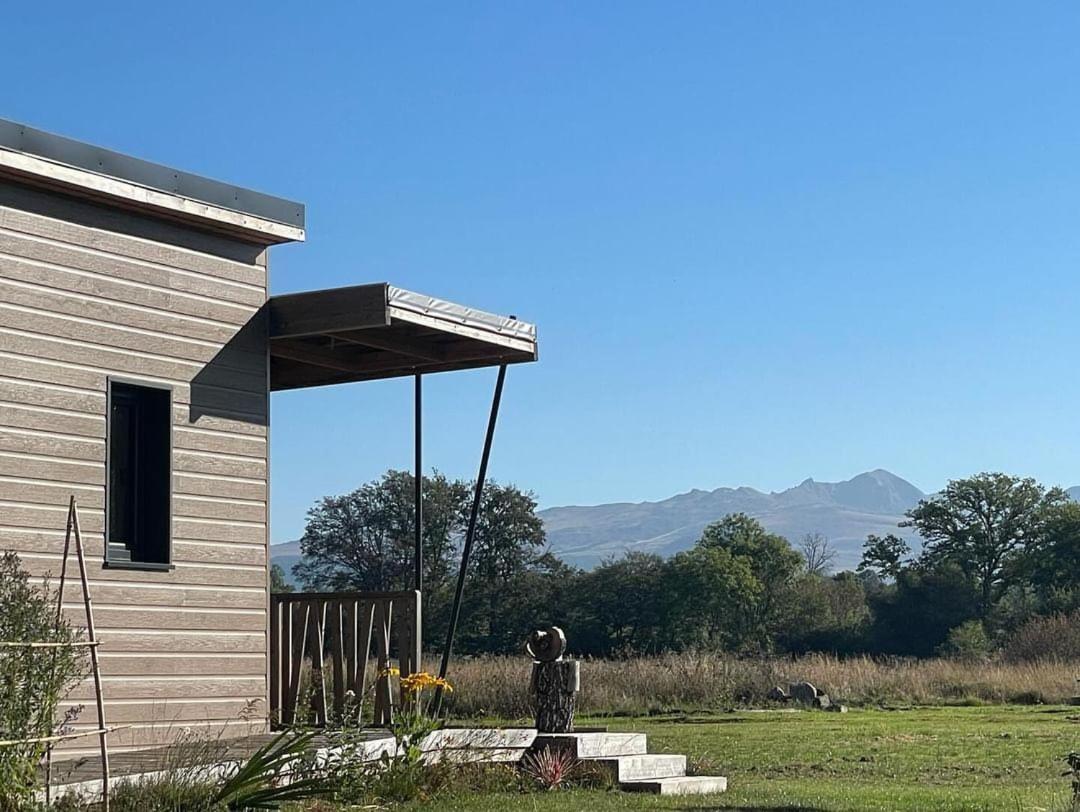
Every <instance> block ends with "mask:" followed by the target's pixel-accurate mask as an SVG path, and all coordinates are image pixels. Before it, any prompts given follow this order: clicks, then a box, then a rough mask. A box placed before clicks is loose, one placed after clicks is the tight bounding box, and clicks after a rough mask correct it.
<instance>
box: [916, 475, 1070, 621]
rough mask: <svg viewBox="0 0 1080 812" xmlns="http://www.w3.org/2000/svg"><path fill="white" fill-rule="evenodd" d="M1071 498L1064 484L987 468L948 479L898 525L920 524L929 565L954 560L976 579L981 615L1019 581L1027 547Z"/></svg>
mask: <svg viewBox="0 0 1080 812" xmlns="http://www.w3.org/2000/svg"><path fill="white" fill-rule="evenodd" d="M1067 500H1068V496H1066V494H1065V492H1064V491H1063V490H1061V489H1060V488H1051V489H1050V490H1047V489H1045V488H1044V487H1042V486H1041V485H1039V484H1038V483H1037V482H1036V481H1035V480H1034V479H1030V478H1029V479H1020V478H1019V477H1013V476H1008V475H1007V474H998V473H983V474H977V475H975V476H973V477H969V478H967V479H958V480H954V481H952V482H950V483H949V484H948V485H947V486H946V487H945V490H944V491H942V492H941V493H939V494H937V495H935V496H932V497H930V498H929V499H924V500H922V501H921V502H919V504H918V505H916V506H915V507H914V508H912V509H911V510H909V511H908V513H907V516H908V519H907V521H904V522H902V523H901V525H900V526H901V527H914V528H916V529H917V530H918V531H919V534H920V535H921V536H922V537H923V538H924V539H925V540H926V542H925V545H924V547H923V553H922V560H923V561H924V562H925V563H926V564H927V565H928V566H935V565H937V564H941V563H952V564H955V565H956V566H958V567H959V568H960V570H961V571H962V572H964V573H965V574H966V575H968V576H969V577H971V578H972V579H974V582H975V584H976V586H977V588H978V590H979V596H980V598H979V616H980V617H986V616H987V615H988V614H989V613H990V611H991V610H992V609H993V607H994V604H995V602H996V601H997V599H998V598H999V597H1000V596H1001V594H1002V593H1003V592H1004V591H1005V590H1006V589H1007V588H1008V587H1009V586H1010V584H1011V583H1014V582H1015V581H1016V579H1017V576H1018V574H1019V572H1020V570H1019V567H1018V565H1019V564H1020V563H1021V562H1022V560H1023V554H1024V552H1025V550H1026V548H1027V546H1028V545H1029V544H1033V543H1034V542H1036V541H1037V540H1038V539H1039V537H1040V535H1041V534H1042V532H1043V529H1044V525H1045V523H1046V520H1047V518H1048V517H1049V516H1050V514H1051V512H1052V511H1053V509H1054V508H1056V507H1058V506H1060V505H1062V504H1064V503H1065V502H1066V501H1067Z"/></svg>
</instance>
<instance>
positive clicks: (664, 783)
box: [619, 775, 727, 795]
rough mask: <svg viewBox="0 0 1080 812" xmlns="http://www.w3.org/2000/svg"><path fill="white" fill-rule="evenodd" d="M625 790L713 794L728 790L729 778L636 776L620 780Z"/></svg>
mask: <svg viewBox="0 0 1080 812" xmlns="http://www.w3.org/2000/svg"><path fill="white" fill-rule="evenodd" d="M619 789H621V790H623V791H625V792H646V793H650V794H652V795H712V794H718V793H721V792H727V778H725V777H724V776H722V775H681V776H674V777H669V778H635V779H631V780H629V781H620V782H619Z"/></svg>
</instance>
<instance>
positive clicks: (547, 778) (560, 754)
mask: <svg viewBox="0 0 1080 812" xmlns="http://www.w3.org/2000/svg"><path fill="white" fill-rule="evenodd" d="M577 765H578V760H577V759H576V758H575V757H574V754H573V753H572V752H570V751H569V750H567V749H565V748H555V749H552V748H550V747H545V748H544V749H543V750H540V751H539V752H534V753H527V754H526V755H525V758H524V759H523V760H522V769H523V770H524V771H525V774H526V775H528V776H530V777H531V778H532V779H533V780H535V781H536V783H538V784H539V785H540V786H542V787H543V788H544V789H558V788H559V787H561V786H562V785H563V784H564V783H566V781H567V779H568V778H569V777H570V774H571V773H572V772H573V771H574V769H575V768H576V767H577Z"/></svg>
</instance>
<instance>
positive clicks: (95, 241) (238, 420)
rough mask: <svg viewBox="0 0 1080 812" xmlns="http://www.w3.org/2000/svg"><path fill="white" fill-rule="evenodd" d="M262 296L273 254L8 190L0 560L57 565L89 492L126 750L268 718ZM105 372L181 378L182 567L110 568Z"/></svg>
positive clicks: (103, 619)
mask: <svg viewBox="0 0 1080 812" xmlns="http://www.w3.org/2000/svg"><path fill="white" fill-rule="evenodd" d="M265 300H266V266H265V251H264V250H263V249H262V248H260V247H257V246H249V245H246V244H243V243H240V242H238V241H234V240H231V239H228V238H222V237H217V236H212V235H204V234H201V233H199V232H196V231H195V230H193V229H190V228H187V227H185V226H179V225H173V224H170V223H167V222H163V221H156V220H152V219H149V218H145V217H143V216H141V215H135V214H130V213H126V212H123V211H119V210H115V209H110V208H107V207H105V206H99V205H96V204H91V203H84V202H79V201H76V200H72V199H67V198H64V197H61V196H59V195H55V194H52V193H49V192H43V191H36V190H31V189H29V188H26V187H22V186H19V185H17V184H14V183H9V182H6V181H4V180H2V179H0V550H15V551H17V552H18V554H19V555H20V557H21V558H22V560H23V562H24V565H25V566H26V567H27V568H28V569H30V570H31V571H32V572H34V573H45V572H53V573H58V571H59V565H60V558H61V551H62V549H63V538H64V519H65V505H66V503H67V500H68V497H69V495H70V494H75V495H76V497H77V498H78V500H79V505H80V516H81V520H82V527H83V531H84V534H85V539H86V543H87V548H88V549H87V552H88V556H89V562H88V563H89V577H90V583H91V588H92V594H93V598H94V607H95V621H96V624H97V628H98V632H99V635H100V638H101V639H102V641H103V642H102V646H101V662H102V673H103V677H104V690H105V701H106V711H107V715H108V721H109V723H111V724H123V725H130V727H128V728H127V729H125V730H123V731H119V732H117V733H115V734H114V735H113V736H111V744H112V747H113V748H116V749H123V748H127V747H133V746H139V745H146V744H152V743H159V742H165V741H168V740H169V739H171V738H173V737H175V736H176V734H177V732H178V730H179V728H181V727H183V726H189V725H191V726H196V727H200V728H206V729H208V730H213V729H220V727H221V726H222V725H228V726H232V727H234V728H235V729H236V732H242V731H241V728H243V730H247V729H249V728H250V723H249V722H244V721H241V719H240V716H241V714H242V713H244V712H245V710H247V712H248V713H250V712H251V711H252V710H254V711H255V713H256V718H259V715H261V717H262V718H263V719H265V713H266V707H265V698H266V695H267V690H266V675H267V659H266V657H267V637H266V635H267V600H268V596H267V562H266V556H267V466H268V459H267V423H268V402H267V391H268V390H267V366H266V349H265V340H264V335H265V330H264V327H263V325H262V322H261V319H262V316H261V311H260V308H261V306H262V304H263V303H264V302H265ZM110 375H114V376H121V377H123V378H125V379H130V380H135V381H138V380H145V381H148V382H154V383H162V384H169V385H171V386H172V387H173V429H172V441H173V486H172V489H173V522H172V561H173V563H174V564H175V568H174V569H173V570H172V571H170V572H151V571H141V570H139V571H136V570H123V569H109V568H105V567H103V561H104V549H103V545H104V535H103V533H104V521H105V513H104V504H105V392H106V379H107V376H110ZM68 595H69V596H70V598H69V601H70V603H69V604H68V607H69V608H68V612H69V615H70V617H71V618H72V620H73V622H78V621H79V620H80V618H81V602H80V600H81V591H80V590H79V589H78V582H77V580H76V582H75V589H74V591H73V592H69V593H68ZM91 691H92V689H91V685H90V683H89V682H87V683H85V684H84V685H83V686H82V687H81V688H80V689H79V690H78V691H77V693H76V695H75V697H74V699H76V700H80V699H81V700H87V699H90V698H91V697H92V692H91ZM96 723H97V719H96V714H95V712H94V710H93V702H92V701H90V702H87V707H86V709H85V710H84V711H83V712H82V715H81V717H80V720H79V726H81V727H84V728H92V727H94V726H96ZM262 724H263V722H260V723H259V726H262ZM226 729H229V728H226ZM95 746H96V745H95V740H94V739H84V740H77V741H76V742H75V743H74V744H73V745H72V748H71V749H72V750H73V751H87V752H93V751H94V748H95Z"/></svg>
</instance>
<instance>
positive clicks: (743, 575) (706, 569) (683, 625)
mask: <svg viewBox="0 0 1080 812" xmlns="http://www.w3.org/2000/svg"><path fill="white" fill-rule="evenodd" d="M662 589H663V591H662V593H661V596H660V600H661V601H663V602H664V603H665V604H666V607H665V609H664V610H662V611H664V612H665V619H666V623H665V626H666V637H667V639H668V641H669V643H670V645H671V646H672V647H673V648H691V647H695V646H707V647H711V648H720V649H726V650H739V649H751V648H764V647H767V646H768V644H769V640H768V636H767V634H766V633H765V632H764V631H763V629H762V624H761V605H762V599H763V592H764V588H763V586H762V583H761V581H760V579H758V578H757V577H756V576H755V575H754V572H753V568H752V565H751V563H750V559H749V558H748V557H747V556H746V555H737V556H736V555H732V553H731V552H730V550H728V549H726V548H724V547H722V546H705V545H703V544H701V543H700V542H699V543H698V544H697V546H695V547H694V548H692V549H690V550H685V551H684V552H681V553H679V554H677V555H675V556H674V557H673V558H672V559H671V560H670V561H669V562H668V565H667V568H666V578H665V579H664V583H663V587H662Z"/></svg>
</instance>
